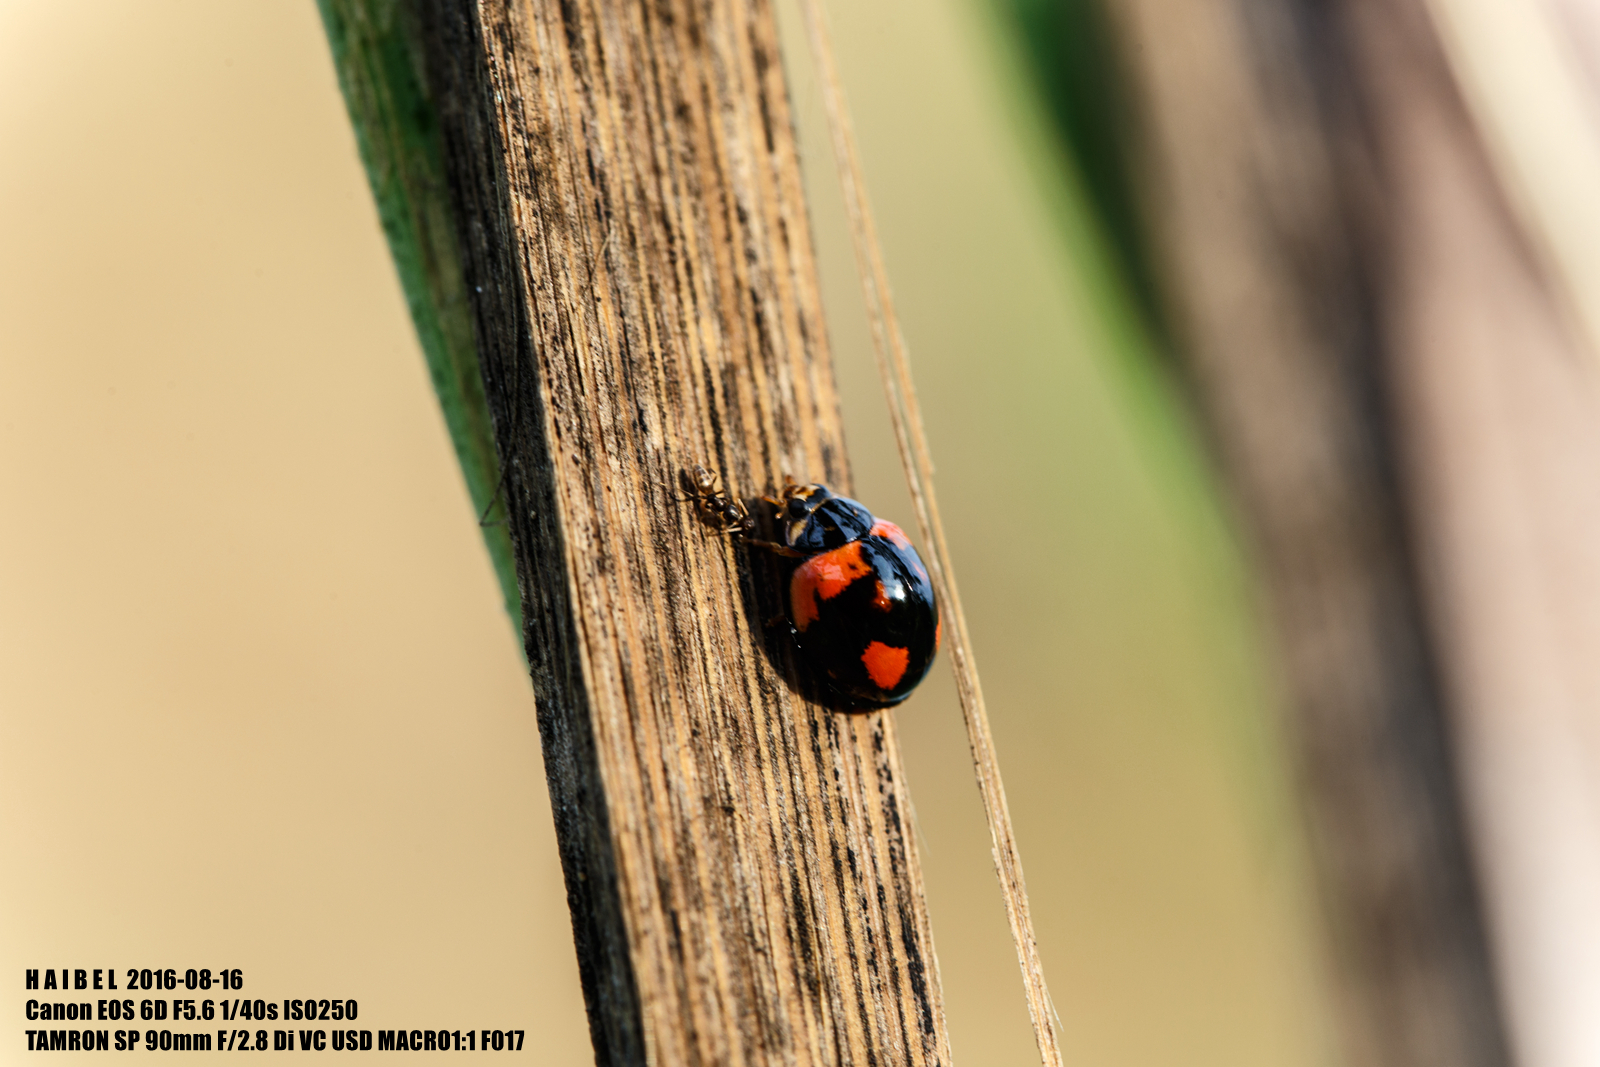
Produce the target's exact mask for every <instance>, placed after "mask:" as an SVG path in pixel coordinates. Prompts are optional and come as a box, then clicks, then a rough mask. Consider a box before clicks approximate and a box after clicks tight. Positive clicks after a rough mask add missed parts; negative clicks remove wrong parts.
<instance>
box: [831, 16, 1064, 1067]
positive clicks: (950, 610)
mask: <svg viewBox="0 0 1600 1067" xmlns="http://www.w3.org/2000/svg"><path fill="white" fill-rule="evenodd" d="M800 9H801V13H802V15H803V17H804V20H805V24H806V32H807V34H808V35H809V37H810V40H811V50H812V54H813V57H814V58H815V60H816V63H817V68H818V81H819V82H820V83H821V85H822V93H823V102H824V107H825V109H826V112H827V116H828V129H829V131H830V133H831V134H832V137H833V154H834V161H835V163H836V164H837V165H838V171H839V184H840V185H841V187H842V188H843V191H844V202H845V210H846V213H847V214H848V215H849V218H850V233H851V237H852V239H853V242H854V245H855V253H856V265H857V268H858V270H859V272H860V276H861V288H862V293H863V297H864V299H865V301H866V308H867V320H868V322H869V323H870V324H871V329H872V347H873V352H874V354H875V355H876V357H877V364H878V374H879V376H880V377H881V378H882V380H883V391H884V395H885V397H886V398H887V400H888V403H889V417H890V420H891V421H892V422H893V424H894V435H895V443H896V445H897V446H898V447H899V450H900V463H901V466H903V467H904V468H905V474H906V485H907V487H908V488H909V490H910V492H911V501H912V504H913V506H914V507H915V509H916V513H917V525H918V527H919V529H920V530H921V533H922V542H923V544H924V545H925V546H927V548H928V549H929V553H928V569H929V572H930V574H931V576H932V578H933V585H934V591H935V593H936V594H937V595H938V597H939V602H940V604H941V605H942V610H943V615H944V618H945V619H946V620H947V621H948V623H949V630H950V632H949V638H948V641H947V648H948V650H949V654H950V662H951V666H952V668H953V669H954V671H955V678H956V690H957V692H958V693H959V694H960V697H961V712H962V717H963V718H964V719H965V720H966V726H967V743H968V744H969V745H970V746H971V749H972V763H973V769H974V771H975V772H976V775H977V779H978V791H979V792H980V793H981V794H982V795H983V807H984V813H985V815H986V817H987V818H988V822H989V840H990V846H991V849H992V852H993V854H994V866H995V873H996V874H997V875H998V876H999V878H1000V891H1001V895H1002V896H1003V897H1004V898H1005V904H1006V917H1007V919H1008V920H1009V921H1010V923H1011V938H1012V941H1013V942H1014V943H1015V945H1016V949H1017V964H1018V966H1019V967H1020V968H1021V969H1022V980H1023V987H1024V991H1025V993H1026V995H1027V998H1028V1014H1029V1016H1030V1017H1031V1018H1032V1020H1033V1032H1034V1036H1035V1037H1036V1038H1037V1040H1038V1043H1039V1055H1040V1058H1041V1059H1042V1060H1043V1062H1044V1063H1045V1064H1046V1067H1058V1065H1059V1064H1060V1063H1061V1046H1060V1041H1059V1036H1058V1032H1057V1031H1058V1028H1059V1020H1058V1019H1057V1017H1056V1013H1055V1007H1054V1005H1052V1004H1051V1002H1050V990H1049V987H1048V986H1047V985H1046V984H1045V979H1044V967H1043V964H1042V963H1041V961H1040V959H1039V946H1038V942H1037V940H1036V939H1035V937H1034V933H1033V919H1032V917H1031V916H1030V915H1029V911H1028V888H1027V885H1026V883H1025V881H1024V880H1023V876H1022V859H1021V857H1020V856H1019V855H1018V853H1017V841H1016V835H1015V833H1014V832H1013V830H1012V827H1011V813H1010V811H1009V810H1008V808H1007V807H1006V791H1005V783H1004V782H1003V781H1002V780H1001V777H1000V763H999V760H998V758H997V757H996V755H995V750H994V737H993V735H992V734H991V732H990V730H989V713H988V711H987V710H986V709H985V707H984V703H983V689H982V688H981V686H980V685H979V683H978V666H977V663H976V662H975V661H974V659H973V657H972V646H971V642H970V641H969V640H968V637H967V620H966V616H965V614H964V613H963V612H962V610H961V597H960V594H959V593H958V592H957V591H956V581H955V572H954V570H953V569H952V568H951V566H950V552H949V549H948V548H947V547H946V544H945V537H944V525H943V523H942V522H941V521H940V518H939V503H938V500H937V499H936V497H935V496H934V491H933V460H932V458H931V457H930V456H929V454H928V438H927V434H926V433H925V432H924V431H923V427H922V412H921V409H920V407H919V406H918V403H917V391H916V387H915V385H914V384H913V383H912V381H911V367H910V363H909V361H908V360H907V358H906V343H905V338H904V336H902V334H901V332H900V322H899V320H898V318H897V317H896V315H895V310H894V299H893V296H892V295H891V293H890V289H889V278H888V273H887V271H886V270H885V269H884V265H883V253H882V251H881V249H880V248H879V246H878V235H877V230H876V228H875V227H874V226H873V222H872V211H871V208H870V207H869V206H868V204H867V197H866V191H865V183H864V182H863V180H862V176H861V163H860V160H859V159H858V158H857V156H856V146H855V136H854V134H853V133H852V132H851V128H850V116H849V114H848V111H847V110H846V105H845V100H844V90H843V88H842V86H841V85H840V83H839V74H838V71H837V69H836V68H835V66H834V62H833V47H832V44H831V43H830V40H829V36H828V27H827V17H826V14H825V13H824V12H823V10H822V8H821V6H820V4H819V3H818V2H817V0H800Z"/></svg>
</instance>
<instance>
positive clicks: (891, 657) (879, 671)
mask: <svg viewBox="0 0 1600 1067" xmlns="http://www.w3.org/2000/svg"><path fill="white" fill-rule="evenodd" d="M910 660H911V650H910V649H907V648H894V647H892V646H890V645H886V644H884V643H883V642H882V641H874V642H872V644H870V645H868V646H867V650H866V651H865V652H863V653H861V662H862V663H864V664H866V667H867V674H868V675H869V676H871V678H872V684H873V685H875V686H877V687H878V688H879V689H885V690H887V689H893V688H894V687H895V686H897V685H899V684H900V679H902V678H904V677H905V676H906V664H907V663H909V662H910Z"/></svg>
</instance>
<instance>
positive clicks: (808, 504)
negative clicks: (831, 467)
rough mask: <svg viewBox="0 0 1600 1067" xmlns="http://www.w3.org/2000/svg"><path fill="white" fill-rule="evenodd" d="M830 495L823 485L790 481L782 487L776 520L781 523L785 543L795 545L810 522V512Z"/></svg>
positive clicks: (802, 536)
mask: <svg viewBox="0 0 1600 1067" xmlns="http://www.w3.org/2000/svg"><path fill="white" fill-rule="evenodd" d="M831 496H833V494H832V493H830V492H828V488H827V486H823V485H795V484H794V483H793V482H791V483H789V484H788V485H787V486H785V487H784V490H783V499H782V501H781V502H780V503H779V505H778V521H779V522H781V523H782V524H783V539H784V541H785V542H786V543H787V544H789V545H791V546H792V545H795V544H797V543H799V542H800V541H801V540H802V539H803V538H804V537H805V532H806V527H807V526H808V525H810V523H811V513H812V512H813V511H816V510H817V508H818V506H819V505H821V504H822V502H823V501H825V500H827V499H828V498H829V497H831Z"/></svg>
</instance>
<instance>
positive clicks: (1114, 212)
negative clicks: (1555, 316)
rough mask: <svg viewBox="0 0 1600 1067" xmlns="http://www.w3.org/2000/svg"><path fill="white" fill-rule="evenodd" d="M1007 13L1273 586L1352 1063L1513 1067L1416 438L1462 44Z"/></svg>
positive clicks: (1158, 19)
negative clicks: (1419, 164)
mask: <svg viewBox="0 0 1600 1067" xmlns="http://www.w3.org/2000/svg"><path fill="white" fill-rule="evenodd" d="M1003 2H1004V4H1005V5H1006V8H1007V10H1008V11H1010V12H1011V13H1012V14H1013V15H1014V16H1015V19H1014V23H1015V25H1016V26H1017V27H1018V28H1019V30H1020V31H1021V34H1022V38H1023V39H1024V40H1025V42H1026V48H1025V53H1026V54H1027V55H1029V57H1030V58H1031V60H1032V61H1033V63H1034V64H1035V67H1036V71H1037V74H1038V81H1037V84H1038V85H1039V87H1040V91H1041V94H1042V96H1043V98H1044V100H1045V101H1046V103H1047V108H1048V111H1049V113H1050V114H1051V115H1053V116H1054V118H1055V120H1056V122H1057V123H1058V124H1059V126H1060V128H1061V131H1062V134H1063V138H1064V141H1065V142H1066V144H1067V145H1068V147H1069V149H1070V150H1071V151H1072V153H1073V155H1074V157H1075V159H1076V161H1077V163H1078V165H1079V166H1080V167H1081V168H1082V171H1083V174H1084V177H1085V182H1086V185H1087V186H1088V188H1089V190H1090V194H1091V198H1092V199H1093V200H1094V202H1095V205H1096V207H1097V208H1098V210H1099V211H1100V212H1101V214H1102V217H1103V221H1104V225H1105V228H1106V231H1107V233H1108V236H1109V237H1110V238H1111V243H1112V244H1114V245H1115V246H1116V249H1117V252H1118V256H1119V258H1120V259H1121V261H1122V266H1123V268H1124V269H1125V270H1126V271H1127V272H1128V276H1129V279H1130V287H1131V288H1132V289H1133V291H1134V292H1136V293H1139V292H1142V291H1143V289H1144V288H1145V287H1146V286H1147V285H1148V287H1149V291H1150V293H1151V297H1150V300H1149V303H1148V306H1149V308H1150V310H1151V313H1152V314H1158V315H1162V316H1163V317H1164V318H1165V320H1166V322H1167V324H1168V327H1167V328H1166V329H1164V330H1159V331H1157V332H1158V333H1163V334H1166V335H1168V336H1170V337H1172V338H1173V347H1174V350H1175V353H1176V355H1177V356H1178V357H1179V359H1180V361H1181V365H1182V368H1183V372H1184V375H1185V377H1186V378H1187V380H1188V384H1189V386H1190V388H1191V391H1192V395H1193V397H1194V398H1195V400H1196V402H1197V404H1198V406H1199V408H1200V410H1201V411H1202V413H1203V416H1204V422H1205V425H1206V427H1207V430H1208V433H1209V436H1210V443H1211V445H1212V446H1213V449H1214V452H1215V455H1216V456H1217V458H1218V461H1219V463H1220V465H1221V467H1222V469H1223V472H1224V475H1225V478H1226V481H1227V483H1228V485H1229V488H1230V490H1231V494H1232V496H1233V499H1234V503H1235V505H1236V507H1237V510H1238V512H1239V515H1240V518H1241V525H1242V527H1243V528H1244V532H1245V535H1246V540H1247V542H1248V547H1249V551H1250V553H1251V556H1252V558H1253V563H1254V565H1255V568H1256V572H1257V574H1258V575H1259V576H1260V578H1261V581H1262V586H1263V593H1264V599H1265V607H1266V611H1267V613H1268V615H1269V618H1270V621H1271V622H1272V623H1273V629H1274V632H1275V636H1276V641H1277V653H1278V660H1279V663H1280V674H1281V679H1282V688H1283V691H1284V694H1285V701H1286V711H1287V714H1288V716H1289V719H1290V730H1291V734H1292V736H1293V738H1294V740H1295V743H1296V748H1297V751H1296V755H1297V758H1298V764H1299V772H1300V781H1301V783H1302V786H1303V795H1304V805H1305V811H1306V815H1307V820H1308V823H1309V826H1310V834H1311V838H1312V845H1313V852H1314V855H1315V857H1316V861H1317V866H1318V875H1319V881H1320V886H1321V897H1322V901H1323V904H1324V907H1325V912H1326V915H1327V918H1328V922H1329V931H1330V932H1329V937H1328V943H1329V946H1330V955H1331V958H1332V961H1333V970H1334V977H1335V981H1336V984H1337V988H1338V990H1339V992H1340V995H1341V999H1342V1008H1343V1012H1342V1017H1343V1019H1344V1023H1345V1027H1344V1028H1345V1031H1346V1039H1347V1040H1346V1049H1347V1053H1348V1056H1349V1061H1350V1062H1351V1063H1355V1064H1362V1065H1367V1064H1371V1065H1381V1067H1400V1065H1408V1067H1411V1065H1415V1067H1502V1065H1505V1064H1508V1063H1509V1062H1510V1054H1509V1052H1508V1048H1507V1041H1506V1038H1505V1033H1504V1027H1503V1024H1502V1021H1501V1012H1500V1007H1499V1003H1498V997H1497V993H1496V988H1495V979H1494V975H1493V971H1492V968H1491V960H1490V956H1489V949H1488V942H1487V938H1486V934H1485V927H1484V920H1483V914H1482V907H1481V902H1480V895H1479V890H1478V886H1477V882H1476V878H1475V872H1474V864H1473V862H1472V857H1471V855H1470V850H1469V844H1468V834H1467V829H1466V822H1465V817H1464V815H1463V808H1462V803H1461V790H1460V788H1459V783H1458V781H1457V777H1456V773H1455V766H1454V763H1453V760H1452V752H1451V744H1450V737H1449V723H1450V718H1451V716H1450V709H1449V708H1448V707H1447V706H1446V701H1445V697H1444V695H1443V694H1444V692H1445V690H1444V687H1443V686H1442V685H1441V681H1440V676H1439V671H1438V668H1437V666H1436V651H1435V647H1434V638H1433V635H1432V634H1431V633H1430V630H1429V625H1428V619H1427V616H1426V613H1425V610H1424V603H1423V596H1422V590H1421V583H1420V581H1419V576H1418V567H1417V564H1416V558H1417V557H1416V551H1415V541H1414V538H1413V525H1414V519H1415V516H1414V515H1412V514H1410V513H1409V512H1408V500H1407V496H1406V492H1405V485H1404V481H1403V479H1402V477H1401V466H1402V465H1401V462H1400V458H1399V453H1398V447H1397V442H1398V440H1399V438H1400V436H1401V428H1400V427H1399V426H1398V425H1397V423H1396V420H1395V417H1394V416H1395V411H1396V410H1397V406H1398V405H1397V402H1396V399H1395V395H1394V386H1393V374H1394V371H1395V366H1396V364H1397V363H1398V362H1400V361H1403V360H1404V359H1405V352H1404V351H1403V350H1402V349H1403V346H1404V341H1403V340H1402V339H1401V338H1402V336H1403V331H1401V330H1400V329H1398V327H1397V324H1398V323H1400V322H1402V321H1403V320H1404V319H1405V318H1406V309H1405V307H1404V306H1403V303H1404V301H1405V300H1406V299H1407V293H1408V292H1409V291H1411V289H1412V288H1414V287H1408V286H1407V285H1405V284H1403V282H1404V281H1405V279H1404V278H1402V277H1400V276H1399V275H1400V274H1401V273H1402V270H1401V269H1400V268H1399V267H1397V262H1398V258H1397V242H1400V241H1403V240H1404V239H1405V238H1404V236H1403V235H1404V234H1405V232H1406V229H1407V227H1406V218H1405V214H1404V213H1405V210H1406V208H1405V207H1404V206H1403V205H1404V204H1406V203H1415V202H1416V201H1415V200H1414V199H1409V198H1403V197H1398V196H1397V195H1396V190H1398V189H1409V190H1411V194H1412V196H1415V195H1421V196H1424V197H1425V196H1426V192H1425V190H1422V191H1420V193H1419V191H1418V183H1417V182H1416V181H1415V180H1413V178H1414V175H1411V174H1408V173H1407V171H1406V168H1408V167H1411V166H1413V165H1414V159H1415V153H1408V152H1407V151H1406V148H1407V147H1408V146H1407V137H1408V135H1407V133H1406V132H1405V131H1406V130H1408V129H1409V130H1415V129H1417V128H1420V127H1418V125H1417V124H1418V123H1421V124H1422V127H1431V128H1438V129H1443V130H1446V131H1448V133H1447V138H1446V139H1447V140H1450V141H1451V143H1452V144H1453V145H1454V146H1455V149H1456V150H1455V151H1453V153H1447V154H1446V155H1447V158H1445V161H1444V164H1443V165H1444V166H1446V167H1447V168H1448V167H1453V168H1456V169H1457V170H1465V171H1470V172H1473V173H1472V177H1473V178H1475V179H1477V178H1483V177H1485V176H1486V174H1487V167H1486V163H1485V161H1484V158H1483V155H1482V151H1481V146H1479V145H1478V144H1477V141H1476V135H1475V134H1474V132H1473V130H1472V127H1471V123H1470V120H1469V119H1468V118H1467V116H1466V114H1465V111H1464V109H1463V107H1462V105H1461V102H1460V100H1459V97H1458V95H1457V91H1456V88H1455V86H1454V83H1453V80H1452V77H1451V74H1450V72H1449V70H1448V68H1447V66H1446V64H1445V62H1444V60H1443V57H1442V55H1441V53H1440V50H1439V48H1438V44H1437V41H1436V39H1435V37H1434V30H1433V28H1432V26H1431V24H1430V22H1429V21H1428V19H1427V17H1426V13H1425V12H1424V11H1423V10H1422V9H1421V8H1420V6H1419V5H1418V3H1417V2H1416V0H1188V2H1186V3H1182V4H1173V3H1171V2H1170V0H1003ZM1118 56H1121V57H1124V61H1121V62H1119V60H1118V59H1117V57H1118ZM1119 70H1125V71H1126V73H1127V80H1126V81H1125V82H1120V83H1119V82H1118V81H1117V79H1118V72H1119ZM1097 108H1098V109H1099V110H1098V111H1097ZM1091 113H1093V114H1095V115H1096V116H1097V117H1086V116H1089V115H1090V114H1091ZM1402 117H1403V119H1402ZM1403 123H1409V124H1410V125H1404V124H1403ZM1102 156H1105V157H1110V158H1102ZM1435 161H1436V162H1437V160H1435ZM1118 175H1126V176H1127V182H1128V184H1127V185H1125V186H1124V187H1123V188H1121V189H1111V188H1109V187H1108V183H1109V182H1111V181H1114V180H1117V179H1116V177H1115V176H1118ZM1479 185H1480V187H1482V188H1487V189H1490V190H1492V189H1493V183H1492V181H1490V182H1489V184H1488V185H1487V186H1484V185H1483V184H1482V182H1479ZM1130 193H1131V196H1130V195H1129V194H1130ZM1491 254H1493V250H1491ZM1146 264H1148V266H1146ZM1146 279H1151V281H1149V282H1147V281H1146Z"/></svg>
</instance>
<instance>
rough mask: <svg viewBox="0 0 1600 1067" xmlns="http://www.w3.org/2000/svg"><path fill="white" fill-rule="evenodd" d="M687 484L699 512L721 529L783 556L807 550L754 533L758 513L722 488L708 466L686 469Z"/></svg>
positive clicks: (799, 555)
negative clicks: (751, 511)
mask: <svg viewBox="0 0 1600 1067" xmlns="http://www.w3.org/2000/svg"><path fill="white" fill-rule="evenodd" d="M683 479H684V483H685V484H686V486H687V487H688V488H689V490H690V491H691V492H692V493H693V494H694V495H693V496H691V497H688V498H687V499H688V500H692V501H693V502H694V503H695V505H696V506H697V507H699V509H700V514H701V515H702V516H704V517H705V519H706V521H708V522H710V523H712V524H714V525H715V526H716V527H717V528H718V529H719V530H720V531H722V532H723V533H725V534H728V535H729V536H731V537H735V538H737V539H739V540H741V541H743V542H744V543H745V544H747V545H750V546H751V547H753V548H764V549H766V550H767V551H769V552H774V553H776V554H778V555H780V556H788V557H790V558H793V559H800V558H803V557H804V555H805V554H804V553H802V552H796V551H795V550H794V549H792V548H790V547H789V546H788V545H780V544H778V543H777V542H775V541H763V540H761V539H760V538H757V537H756V536H754V535H755V533H756V529H757V525H756V520H755V516H753V515H751V514H750V509H749V508H747V507H745V506H744V502H743V501H742V500H740V499H739V498H738V497H734V496H730V495H728V492H727V490H725V489H723V488H722V486H721V484H720V479H718V478H717V476H716V475H715V474H713V473H712V472H711V471H709V470H707V469H706V468H704V467H702V466H700V465H699V464H696V465H695V467H694V469H693V470H689V471H685V472H684V475H683Z"/></svg>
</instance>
